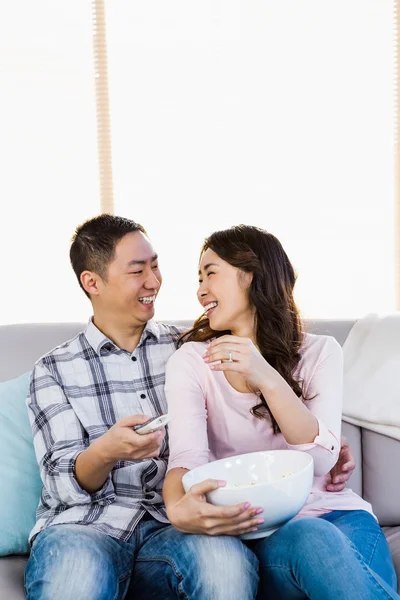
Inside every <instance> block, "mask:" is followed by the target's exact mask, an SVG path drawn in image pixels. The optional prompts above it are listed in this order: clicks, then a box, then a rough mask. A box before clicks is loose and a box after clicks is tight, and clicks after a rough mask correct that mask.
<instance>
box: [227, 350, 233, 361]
mask: <svg viewBox="0 0 400 600" xmlns="http://www.w3.org/2000/svg"><path fill="white" fill-rule="evenodd" d="M228 356H229V358H228V363H233V359H232V351H231V350H228Z"/></svg>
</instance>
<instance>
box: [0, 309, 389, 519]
mask: <svg viewBox="0 0 400 600" xmlns="http://www.w3.org/2000/svg"><path fill="white" fill-rule="evenodd" d="M354 322H355V321H353V320H350V319H348V320H321V319H319V320H318V319H317V320H305V328H306V330H307V331H310V332H312V333H316V334H325V335H332V336H334V337H335V338H336V339H337V340H338V342H339V343H340V344H342V345H343V342H344V341H345V339H346V337H347V335H348V333H349V331H350V329H351V327H352V326H353V324H354ZM174 323H176V324H179V325H187V326H188V327H190V325H191V321H175V322H174ZM84 328H85V323H27V324H16V325H3V326H0V381H5V380H7V379H12V378H13V377H17V376H18V375H21V374H22V373H24V372H26V371H29V370H31V369H32V367H33V364H34V362H35V361H36V360H37V359H38V358H40V356H42V355H43V354H45V353H46V352H48V351H49V350H51V349H52V348H54V347H55V346H57V345H58V344H61V343H62V342H64V341H66V340H68V339H70V338H72V337H74V336H75V335H76V334H77V333H79V332H80V331H82V330H83V329H84ZM343 433H344V434H345V435H346V436H347V438H348V439H349V442H350V445H351V448H352V451H353V454H354V456H355V459H356V465H357V467H356V469H355V471H354V473H353V475H352V477H351V480H350V487H352V489H353V490H354V491H355V492H357V493H358V494H361V495H363V496H364V497H365V498H366V499H367V500H368V501H369V502H371V503H372V505H373V507H374V510H375V513H376V515H377V516H378V518H379V520H380V523H381V524H382V525H400V505H399V503H398V498H399V497H400V479H399V478H398V477H396V475H395V473H396V470H397V468H398V465H399V464H400V443H399V442H397V441H395V440H392V439H390V438H387V437H386V436H383V435H380V434H377V433H374V432H371V431H367V430H360V428H359V427H355V426H353V425H349V424H347V423H343Z"/></svg>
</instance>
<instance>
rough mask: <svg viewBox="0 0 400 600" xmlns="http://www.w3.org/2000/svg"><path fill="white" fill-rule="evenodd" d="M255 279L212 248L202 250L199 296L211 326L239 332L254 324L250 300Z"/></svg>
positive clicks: (216, 328)
mask: <svg viewBox="0 0 400 600" xmlns="http://www.w3.org/2000/svg"><path fill="white" fill-rule="evenodd" d="M252 278H253V276H252V274H251V273H245V272H244V271H241V270H240V269H238V268H237V267H233V266H232V265H230V264H229V263H227V262H225V261H224V260H222V258H220V257H219V256H218V254H216V253H215V252H214V251H213V250H211V249H210V248H209V249H208V250H206V251H205V252H204V253H203V255H202V257H201V260H200V265H199V289H198V291H197V297H198V300H199V302H200V304H201V305H202V306H203V307H204V309H205V310H204V312H205V313H206V315H207V317H208V319H209V321H210V327H211V328H212V329H214V330H215V331H224V330H227V329H228V330H231V331H232V333H234V334H237V335H240V333H241V332H243V331H245V330H246V332H247V330H248V329H249V326H251V327H252V324H253V321H254V309H253V308H252V306H251V304H250V300H249V287H250V284H251V280H252ZM246 335H247V333H246Z"/></svg>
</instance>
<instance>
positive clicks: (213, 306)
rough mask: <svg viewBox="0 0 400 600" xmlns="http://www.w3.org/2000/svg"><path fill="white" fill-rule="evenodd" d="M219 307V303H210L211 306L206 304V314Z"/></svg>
mask: <svg viewBox="0 0 400 600" xmlns="http://www.w3.org/2000/svg"><path fill="white" fill-rule="evenodd" d="M217 305H218V302H210V304H206V305H205V307H204V312H205V313H207V312H208V311H209V310H211V309H212V308H215V307H216V306H217Z"/></svg>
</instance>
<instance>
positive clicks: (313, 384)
mask: <svg viewBox="0 0 400 600" xmlns="http://www.w3.org/2000/svg"><path fill="white" fill-rule="evenodd" d="M326 339H327V343H326V344H325V346H324V348H323V350H322V352H321V356H320V357H319V360H318V362H317V365H316V368H315V371H314V373H313V374H312V376H311V379H310V380H309V382H308V385H307V386H306V389H305V390H304V392H305V395H306V397H307V398H312V400H309V401H308V402H306V403H305V405H306V406H307V408H308V409H309V410H310V411H311V412H312V414H313V415H314V416H315V417H316V418H317V420H318V425H319V432H318V435H317V437H316V438H315V440H314V442H313V443H311V444H299V445H291V444H288V448H291V449H293V450H302V451H304V452H308V453H309V454H311V456H312V457H313V459H314V475H315V476H316V477H319V476H322V475H325V474H326V473H328V472H329V471H330V470H331V469H332V467H333V466H334V465H335V464H336V462H337V459H338V456H339V451H340V434H341V425H342V401H343V352H342V348H341V347H340V345H339V344H338V342H337V341H336V340H335V339H334V338H330V337H328V338H326Z"/></svg>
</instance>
